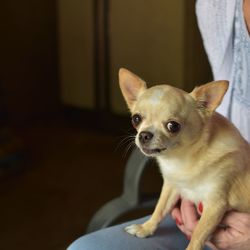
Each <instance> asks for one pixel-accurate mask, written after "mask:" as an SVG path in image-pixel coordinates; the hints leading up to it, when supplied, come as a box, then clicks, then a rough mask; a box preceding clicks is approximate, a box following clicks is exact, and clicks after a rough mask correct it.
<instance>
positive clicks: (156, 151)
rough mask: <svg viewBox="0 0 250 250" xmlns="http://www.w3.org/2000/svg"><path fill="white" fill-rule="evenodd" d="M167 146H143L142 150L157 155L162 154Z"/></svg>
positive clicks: (147, 153)
mask: <svg viewBox="0 0 250 250" xmlns="http://www.w3.org/2000/svg"><path fill="white" fill-rule="evenodd" d="M166 149H167V148H146V147H142V148H141V150H142V152H143V153H144V154H146V155H156V154H160V153H161V152H163V151H165V150H166Z"/></svg>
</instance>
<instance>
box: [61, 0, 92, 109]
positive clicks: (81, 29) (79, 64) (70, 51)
mask: <svg viewBox="0 0 250 250" xmlns="http://www.w3.org/2000/svg"><path fill="white" fill-rule="evenodd" d="M92 8H93V5H92V0H70V1H68V0H58V29H59V72H60V82H61V98H62V101H63V102H64V104H67V105H71V106H76V107H84V108H92V107H93V105H94V96H93V91H94V89H93V16H92V13H93V9H92Z"/></svg>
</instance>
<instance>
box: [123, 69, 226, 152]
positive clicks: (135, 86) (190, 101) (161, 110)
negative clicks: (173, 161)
mask: <svg viewBox="0 0 250 250" xmlns="http://www.w3.org/2000/svg"><path fill="white" fill-rule="evenodd" d="M119 83H120V88H121V91H122V94H123V96H124V98H125V100H126V102H127V105H128V107H129V109H130V112H131V114H132V124H133V126H134V127H135V128H136V130H137V135H136V139H135V142H136V145H137V146H138V147H139V148H140V149H141V151H142V152H143V153H144V154H145V155H148V156H158V155H162V154H166V153H167V152H171V151H172V152H173V151H174V150H181V149H183V148H188V147H189V146H191V145H193V144H194V143H195V142H196V141H198V139H199V138H200V136H201V134H202V131H203V130H204V125H205V124H206V122H208V120H209V117H210V116H211V115H212V113H213V112H214V110H215V109H216V108H217V106H218V105H219V104H220V103H221V101H222V98H223V96H224V94H225V93H226V91H227V88H228V82H227V81H217V82H211V83H208V84H205V85H202V86H200V87H197V88H195V89H194V90H193V91H192V92H191V93H187V92H185V91H183V90H181V89H178V88H175V87H171V86H169V85H156V86H154V87H151V88H147V86H146V83H145V82H144V81H143V80H142V79H140V78H139V77H138V76H136V75H135V74H133V73H131V72H130V71H128V70H126V69H120V71H119Z"/></svg>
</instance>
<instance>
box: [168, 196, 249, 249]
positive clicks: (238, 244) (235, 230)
mask: <svg viewBox="0 0 250 250" xmlns="http://www.w3.org/2000/svg"><path fill="white" fill-rule="evenodd" d="M202 210H203V206H202V204H201V203H200V204H199V205H198V209H197V208H196V206H195V205H194V204H193V203H192V202H190V201H188V200H182V201H181V204H180V206H176V207H174V208H173V210H172V213H171V214H172V217H173V218H174V219H175V221H176V224H177V226H178V227H179V229H180V230H181V231H182V232H183V233H184V234H186V236H187V238H188V239H190V238H191V236H192V233H193V231H194V228H195V227H196V225H197V223H198V221H199V217H200V214H201V213H202ZM220 225H223V227H221V226H218V228H217V229H216V231H215V232H214V233H213V235H212V236H211V238H210V240H209V241H208V242H206V244H207V245H208V246H209V247H210V248H211V249H213V250H250V214H246V213H239V212H235V211H231V212H228V213H226V214H225V216H224V218H223V220H222V221H221V223H220Z"/></svg>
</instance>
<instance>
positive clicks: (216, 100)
mask: <svg viewBox="0 0 250 250" xmlns="http://www.w3.org/2000/svg"><path fill="white" fill-rule="evenodd" d="M228 84H229V82H228V81H214V82H210V83H207V84H204V85H201V86H199V87H196V88H195V89H194V90H193V91H192V92H191V93H190V95H191V96H192V97H193V98H194V99H195V100H196V102H197V106H198V108H201V109H205V110H206V111H208V112H209V113H211V112H213V111H214V110H215V109H216V108H217V107H218V106H219V105H220V103H221V101H222V99H223V97H224V95H225V93H226V92H227V89H228Z"/></svg>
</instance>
